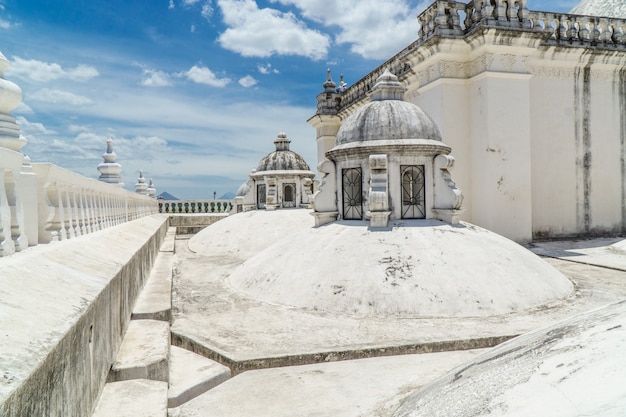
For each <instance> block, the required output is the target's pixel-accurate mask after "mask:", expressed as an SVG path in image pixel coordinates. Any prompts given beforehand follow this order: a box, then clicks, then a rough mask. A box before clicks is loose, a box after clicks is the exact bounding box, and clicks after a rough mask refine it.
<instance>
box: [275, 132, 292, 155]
mask: <svg viewBox="0 0 626 417" xmlns="http://www.w3.org/2000/svg"><path fill="white" fill-rule="evenodd" d="M290 143H291V140H289V138H288V137H287V134H286V133H285V132H280V133H279V134H278V136H277V137H276V140H275V141H274V145H276V150H277V151H288V150H289V144H290Z"/></svg>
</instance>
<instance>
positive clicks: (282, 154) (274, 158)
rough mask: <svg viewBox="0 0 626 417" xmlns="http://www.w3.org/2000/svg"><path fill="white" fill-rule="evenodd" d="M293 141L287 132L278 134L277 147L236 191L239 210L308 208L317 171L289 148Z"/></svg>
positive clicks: (236, 202) (275, 142) (275, 143)
mask: <svg viewBox="0 0 626 417" xmlns="http://www.w3.org/2000/svg"><path fill="white" fill-rule="evenodd" d="M290 143H291V141H290V140H289V138H288V137H287V135H286V134H285V133H282V132H281V133H279V134H278V137H277V138H276V140H274V145H275V147H276V150H275V151H273V152H270V153H269V154H267V155H266V156H265V157H263V159H261V161H260V162H259V164H258V165H257V167H256V168H255V169H253V170H252V172H251V173H250V178H249V180H248V181H247V182H245V183H244V184H242V185H241V187H239V190H237V197H236V198H235V204H236V205H237V211H238V212H239V211H249V210H255V209H267V210H275V209H277V208H288V207H309V204H310V201H311V196H312V194H313V177H314V176H315V173H313V171H311V169H310V168H309V165H308V164H307V163H306V161H305V160H304V158H303V157H302V156H300V155H299V154H298V153H296V152H294V151H292V150H290V149H289V144H290Z"/></svg>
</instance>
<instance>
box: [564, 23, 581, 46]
mask: <svg viewBox="0 0 626 417" xmlns="http://www.w3.org/2000/svg"><path fill="white" fill-rule="evenodd" d="M567 25H568V26H569V29H568V31H567V36H568V39H569V40H570V41H572V42H576V41H578V40H580V38H579V27H578V25H577V22H576V21H575V20H574V19H568V21H567Z"/></svg>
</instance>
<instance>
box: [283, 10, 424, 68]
mask: <svg viewBox="0 0 626 417" xmlns="http://www.w3.org/2000/svg"><path fill="white" fill-rule="evenodd" d="M271 1H272V2H273V3H280V4H282V5H292V6H295V7H297V8H298V9H299V10H300V11H301V12H302V14H303V16H304V17H306V18H308V19H311V20H314V21H316V22H319V23H321V24H323V25H325V26H327V27H338V28H339V29H340V30H339V33H338V34H337V36H336V38H335V41H336V42H337V43H338V44H349V45H351V51H352V52H354V53H356V54H359V55H361V56H362V57H364V58H368V59H384V58H388V57H389V56H391V55H392V54H394V53H396V52H398V51H399V50H401V49H402V48H403V47H405V46H407V45H408V44H409V43H411V42H412V41H414V40H415V39H417V31H418V23H417V19H416V17H417V15H418V13H419V12H421V11H422V10H424V8H425V7H426V6H427V5H428V4H430V3H431V1H430V0H428V1H424V0H412V1H408V0H341V1H339V0H334V1H328V0H271Z"/></svg>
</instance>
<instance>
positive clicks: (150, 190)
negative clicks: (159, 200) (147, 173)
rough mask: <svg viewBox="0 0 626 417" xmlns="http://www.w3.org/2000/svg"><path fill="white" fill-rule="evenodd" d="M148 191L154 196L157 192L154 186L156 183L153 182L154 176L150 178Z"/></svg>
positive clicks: (149, 194)
mask: <svg viewBox="0 0 626 417" xmlns="http://www.w3.org/2000/svg"><path fill="white" fill-rule="evenodd" d="M146 192H147V193H148V196H150V197H154V196H155V194H156V188H154V183H153V182H152V178H150V183H149V184H148V188H146Z"/></svg>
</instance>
